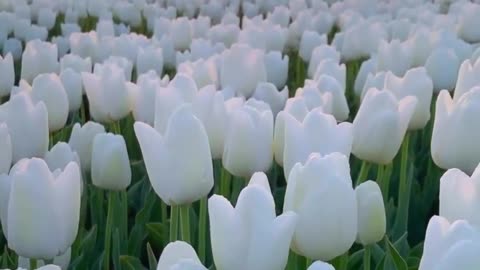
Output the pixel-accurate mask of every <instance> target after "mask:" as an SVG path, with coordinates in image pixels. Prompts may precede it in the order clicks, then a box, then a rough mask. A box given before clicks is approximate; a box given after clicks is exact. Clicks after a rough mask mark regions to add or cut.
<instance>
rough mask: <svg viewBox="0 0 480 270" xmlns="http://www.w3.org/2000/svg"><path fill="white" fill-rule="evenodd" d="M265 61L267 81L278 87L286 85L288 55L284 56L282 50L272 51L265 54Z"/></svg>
mask: <svg viewBox="0 0 480 270" xmlns="http://www.w3.org/2000/svg"><path fill="white" fill-rule="evenodd" d="M264 61H265V71H266V73H267V81H268V82H271V83H273V84H274V85H275V86H276V87H277V88H278V89H280V88H282V87H284V86H285V84H286V82H287V78H288V61H289V58H288V55H284V56H283V57H282V54H281V52H277V51H271V52H269V53H267V54H265V58H264Z"/></svg>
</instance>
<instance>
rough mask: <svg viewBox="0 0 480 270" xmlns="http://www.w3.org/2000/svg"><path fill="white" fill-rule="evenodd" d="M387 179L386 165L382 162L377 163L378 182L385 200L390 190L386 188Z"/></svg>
mask: <svg viewBox="0 0 480 270" xmlns="http://www.w3.org/2000/svg"><path fill="white" fill-rule="evenodd" d="M385 182H386V179H385V166H384V165H382V164H378V165H377V183H378V186H379V187H380V190H381V191H382V196H383V201H384V202H385V200H386V199H388V190H387V189H386V187H385V186H386V183H385Z"/></svg>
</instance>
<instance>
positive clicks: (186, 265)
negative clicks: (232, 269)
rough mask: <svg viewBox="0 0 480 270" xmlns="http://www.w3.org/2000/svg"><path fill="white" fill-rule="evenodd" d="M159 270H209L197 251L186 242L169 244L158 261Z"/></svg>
mask: <svg viewBox="0 0 480 270" xmlns="http://www.w3.org/2000/svg"><path fill="white" fill-rule="evenodd" d="M157 270H207V268H205V267H204V266H203V265H202V263H201V262H200V260H199V259H198V256H197V253H196V252H195V250H194V249H193V248H192V246H190V245H189V244H188V243H186V242H182V241H176V242H173V243H170V244H168V245H167V246H166V247H165V248H164V249H163V252H162V255H160V258H159V259H158V265H157Z"/></svg>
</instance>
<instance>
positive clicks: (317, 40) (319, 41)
mask: <svg viewBox="0 0 480 270" xmlns="http://www.w3.org/2000/svg"><path fill="white" fill-rule="evenodd" d="M323 44H327V36H326V35H319V34H318V33H317V32H313V31H308V30H307V31H305V32H303V34H302V39H301V40H300V48H299V51H298V53H299V55H300V57H301V58H302V59H303V61H305V62H308V61H310V58H311V57H312V51H313V49H315V47H317V46H320V45H323Z"/></svg>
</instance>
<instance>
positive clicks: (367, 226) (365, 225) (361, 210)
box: [355, 180, 387, 246]
mask: <svg viewBox="0 0 480 270" xmlns="http://www.w3.org/2000/svg"><path fill="white" fill-rule="evenodd" d="M355 194H356V196H357V212H358V232H357V242H359V243H361V244H362V245H364V246H368V245H370V244H375V243H377V242H378V241H380V240H382V238H383V237H384V236H385V232H386V230H387V218H386V215H385V205H384V204H383V196H382V191H381V190H380V187H379V186H378V184H377V183H376V182H374V181H371V180H368V181H366V182H363V183H361V184H360V185H358V186H357V187H356V188H355Z"/></svg>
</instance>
